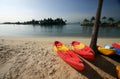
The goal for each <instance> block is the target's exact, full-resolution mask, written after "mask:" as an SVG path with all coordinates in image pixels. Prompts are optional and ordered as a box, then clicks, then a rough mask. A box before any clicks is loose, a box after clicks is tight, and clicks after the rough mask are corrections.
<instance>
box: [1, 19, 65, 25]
mask: <svg viewBox="0 0 120 79" xmlns="http://www.w3.org/2000/svg"><path fill="white" fill-rule="evenodd" d="M3 24H32V25H65V24H66V20H65V21H64V20H63V19H62V18H56V19H52V18H48V19H43V20H34V19H32V20H31V21H25V22H5V23H3Z"/></svg>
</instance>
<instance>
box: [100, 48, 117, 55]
mask: <svg viewBox="0 0 120 79" xmlns="http://www.w3.org/2000/svg"><path fill="white" fill-rule="evenodd" d="M98 51H99V52H100V53H102V54H104V55H112V54H115V50H113V49H109V48H103V47H101V46H98Z"/></svg>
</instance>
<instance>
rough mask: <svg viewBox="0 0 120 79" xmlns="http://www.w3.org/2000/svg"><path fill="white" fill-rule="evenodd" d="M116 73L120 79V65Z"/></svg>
mask: <svg viewBox="0 0 120 79" xmlns="http://www.w3.org/2000/svg"><path fill="white" fill-rule="evenodd" d="M116 73H117V76H118V79H120V65H117V66H116Z"/></svg>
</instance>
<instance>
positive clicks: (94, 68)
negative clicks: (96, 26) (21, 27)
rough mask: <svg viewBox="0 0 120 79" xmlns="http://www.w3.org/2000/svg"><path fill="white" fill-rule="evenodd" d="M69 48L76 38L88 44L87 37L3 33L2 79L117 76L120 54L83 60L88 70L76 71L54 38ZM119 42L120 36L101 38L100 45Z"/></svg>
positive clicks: (0, 53)
mask: <svg viewBox="0 0 120 79" xmlns="http://www.w3.org/2000/svg"><path fill="white" fill-rule="evenodd" d="M56 40H58V41H61V42H62V43H64V44H65V45H66V46H67V47H69V48H70V43H71V42H72V41H74V40H76V41H80V42H82V43H84V44H86V45H89V44H90V40H91V38H88V37H35V38H34V37H0V79H117V75H116V71H115V66H116V65H120V56H116V55H113V56H110V57H107V56H104V55H97V56H96V57H95V59H94V60H93V61H89V60H86V59H84V58H81V59H82V60H83V63H84V65H85V70H83V71H76V70H75V69H74V68H72V67H71V66H69V65H68V64H66V63H65V62H64V61H63V60H62V59H61V58H60V57H59V56H58V55H57V53H55V52H54V50H53V43H54V41H56ZM114 42H116V43H120V38H98V45H101V46H103V45H105V44H107V45H111V44H112V43H114Z"/></svg>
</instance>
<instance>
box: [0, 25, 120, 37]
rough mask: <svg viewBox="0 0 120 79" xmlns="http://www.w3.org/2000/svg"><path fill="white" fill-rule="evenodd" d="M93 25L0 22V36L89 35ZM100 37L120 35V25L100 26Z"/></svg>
mask: <svg viewBox="0 0 120 79" xmlns="http://www.w3.org/2000/svg"><path fill="white" fill-rule="evenodd" d="M92 29H93V27H88V26H87V27H83V26H80V24H67V25H64V26H56V25H55V26H40V25H15V24H0V36H37V37H40V36H71V37H89V36H91V34H92ZM99 37H120V27H100V29H99Z"/></svg>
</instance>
